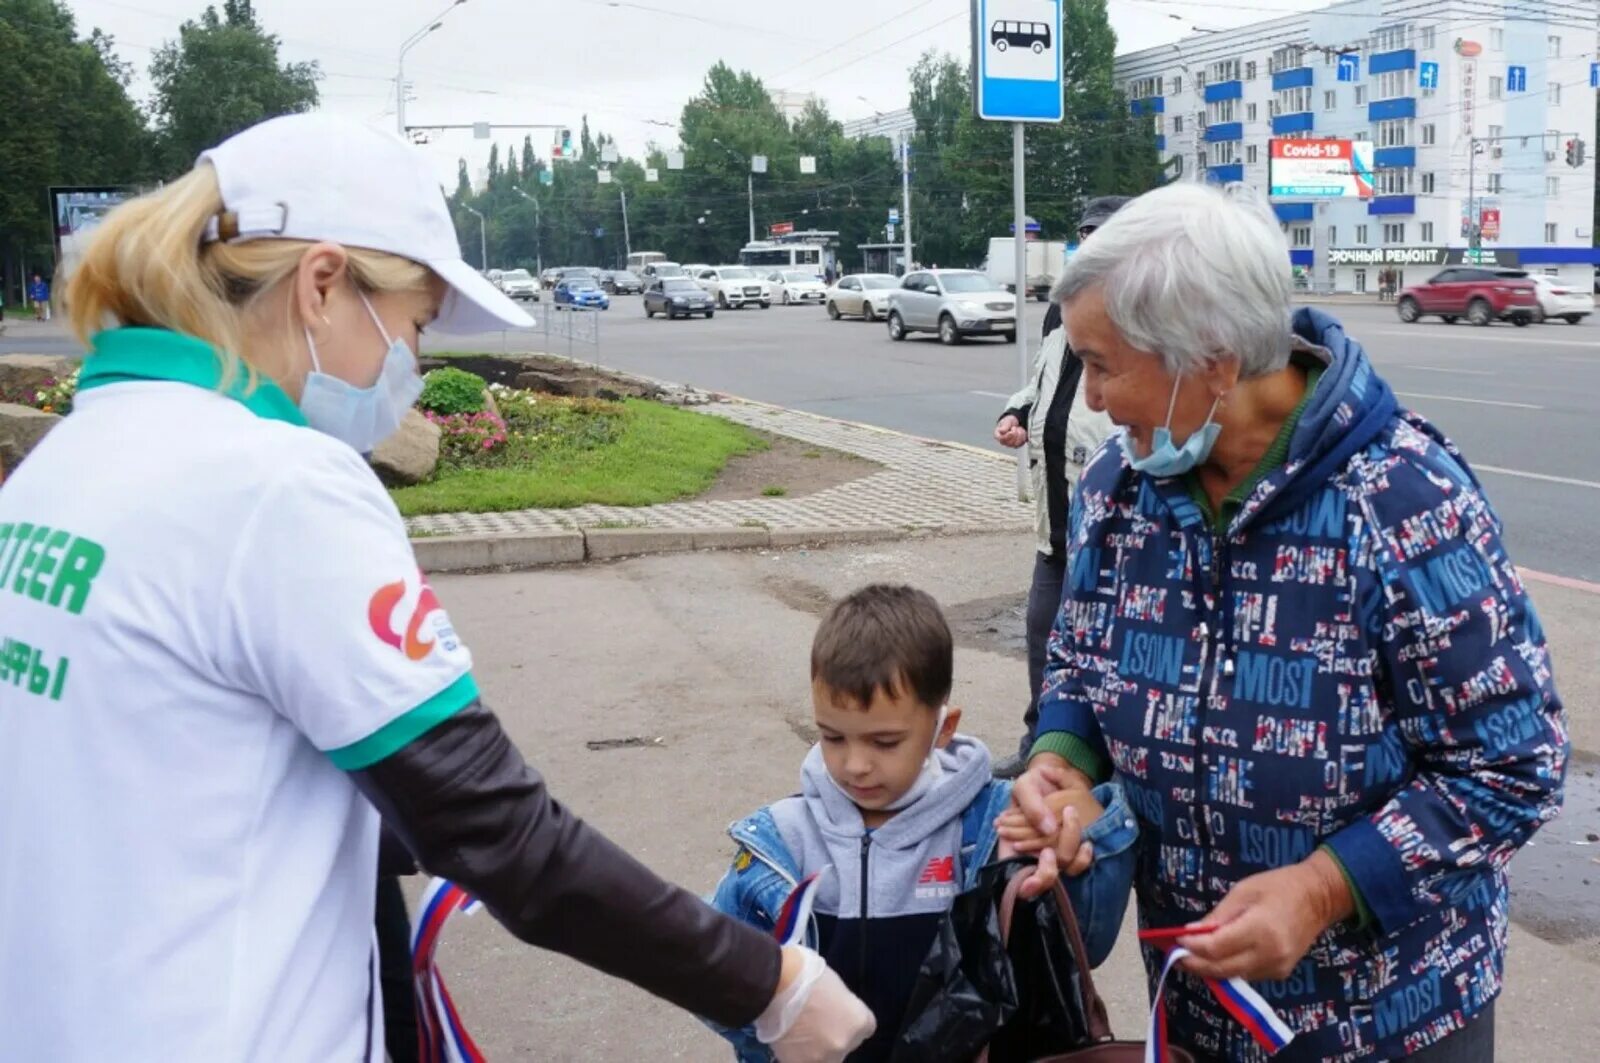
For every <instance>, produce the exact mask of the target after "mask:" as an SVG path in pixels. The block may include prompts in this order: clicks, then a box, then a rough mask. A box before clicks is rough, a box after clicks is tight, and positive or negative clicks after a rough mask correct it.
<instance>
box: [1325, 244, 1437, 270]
mask: <svg viewBox="0 0 1600 1063" xmlns="http://www.w3.org/2000/svg"><path fill="white" fill-rule="evenodd" d="M1445 255H1446V251H1445V249H1444V248H1442V247H1335V248H1332V249H1331V250H1329V251H1328V265H1330V266H1442V265H1444V262H1445Z"/></svg>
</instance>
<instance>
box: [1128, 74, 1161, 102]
mask: <svg viewBox="0 0 1600 1063" xmlns="http://www.w3.org/2000/svg"><path fill="white" fill-rule="evenodd" d="M1159 95H1161V79H1160V78H1140V79H1139V80H1138V81H1135V82H1134V83H1133V84H1132V85H1130V86H1128V98H1129V99H1132V100H1148V99H1149V98H1150V97H1152V96H1159Z"/></svg>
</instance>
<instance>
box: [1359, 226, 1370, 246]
mask: <svg viewBox="0 0 1600 1063" xmlns="http://www.w3.org/2000/svg"><path fill="white" fill-rule="evenodd" d="M1369 242H1370V241H1368V240H1367V227H1366V226H1365V225H1357V226H1356V243H1358V244H1360V245H1361V246H1362V247H1366V246H1367V244H1368V243H1369Z"/></svg>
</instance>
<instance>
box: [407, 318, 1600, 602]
mask: <svg viewBox="0 0 1600 1063" xmlns="http://www.w3.org/2000/svg"><path fill="white" fill-rule="evenodd" d="M1028 309H1029V321H1030V322H1031V323H1032V325H1033V331H1034V332H1035V333H1036V332H1037V328H1038V323H1039V322H1040V321H1041V320H1042V318H1043V309H1044V307H1043V304H1040V303H1032V304H1030V305H1029V308H1028ZM1323 309H1325V310H1327V311H1329V312H1330V313H1332V314H1334V315H1335V316H1337V317H1339V318H1340V319H1341V320H1343V321H1344V322H1345V324H1346V327H1347V328H1348V329H1349V331H1350V333H1351V334H1352V335H1353V336H1355V338H1356V339H1358V340H1359V341H1361V343H1362V344H1363V345H1364V346H1365V347H1366V348H1367V350H1368V351H1369V352H1370V353H1371V355H1372V357H1373V360H1374V362H1375V363H1376V364H1377V366H1378V369H1379V371H1380V372H1381V373H1382V374H1383V375H1384V376H1385V378H1387V379H1388V381H1389V383H1390V385H1391V386H1392V387H1393V388H1394V389H1395V391H1397V392H1398V393H1399V394H1400V397H1401V401H1402V402H1404V403H1405V404H1407V405H1408V406H1410V407H1412V408H1413V409H1416V410H1418V411H1420V412H1421V413H1423V414H1425V415H1426V416H1427V417H1429V418H1430V419H1431V420H1432V421H1433V422H1434V423H1435V424H1437V425H1438V426H1439V427H1440V428H1441V429H1443V430H1444V431H1445V432H1446V433H1448V434H1449V435H1450V437H1451V438H1453V439H1454V440H1455V441H1456V442H1457V443H1458V444H1459V445H1460V446H1461V448H1462V450H1463V451H1464V452H1465V454H1466V455H1467V458H1468V460H1469V461H1470V462H1471V463H1472V465H1473V466H1474V468H1475V469H1476V470H1477V471H1478V473H1479V476H1480V477H1481V478H1482V480H1483V482H1484V484H1485V486H1486V488H1487V490H1488V492H1489V496H1490V498H1491V499H1492V500H1493V502H1494V504H1495V506H1496V508H1497V510H1498V511H1499V513H1500V515H1501V517H1502V519H1503V520H1504V521H1505V523H1506V527H1507V532H1506V534H1507V540H1508V544H1509V547H1510V549H1511V552H1512V556H1513V557H1515V558H1516V559H1517V561H1518V562H1519V563H1520V564H1521V565H1523V566H1525V567H1527V568H1530V569H1534V570H1537V571H1543V572H1549V573H1555V574H1557V575H1561V576H1565V577H1569V578H1576V579H1582V580H1588V581H1592V582H1597V583H1600V535H1596V534H1594V532H1595V529H1597V528H1600V435H1597V433H1596V430H1595V429H1596V425H1597V424H1600V322H1597V319H1596V318H1590V319H1588V320H1586V321H1585V322H1584V323H1583V324H1581V325H1578V326H1576V327H1574V326H1571V325H1567V324H1565V323H1557V324H1549V325H1542V326H1534V327H1529V328H1513V327H1512V326H1510V325H1495V326H1492V327H1490V328H1484V329H1477V328H1470V327H1468V326H1465V325H1445V324H1443V323H1442V322H1438V321H1431V320H1430V321H1426V322H1423V323H1419V324H1415V325H1403V324H1401V323H1400V321H1399V320H1397V318H1396V317H1395V313H1394V310H1393V308H1392V307H1391V306H1390V305H1389V304H1378V303H1376V302H1373V303H1341V304H1329V305H1326V306H1324V307H1323ZM504 342H505V344H506V346H507V347H508V349H511V350H517V349H528V348H529V347H530V343H529V341H528V340H527V339H525V338H523V337H519V336H517V335H515V334H513V335H511V336H509V337H507V338H506V339H505V340H504ZM541 342H542V337H540V338H537V339H536V340H535V341H534V342H533V343H532V344H531V346H532V347H535V348H536V347H538V346H540V344H541ZM501 345H502V337H501V336H500V334H498V333H496V334H493V335H489V336H481V337H470V338H466V339H463V338H460V337H454V338H452V337H435V336H430V337H429V338H428V344H427V346H429V347H431V348H433V349H481V350H499V349H501ZM548 346H549V348H550V350H551V351H552V353H558V354H564V353H565V352H566V344H565V341H564V340H561V341H559V342H557V341H552V342H551V343H550V344H549V345H548ZM574 350H575V352H576V353H577V354H578V356H579V357H586V355H585V354H584V351H585V350H586V348H585V347H584V345H582V344H577V345H575V347H574ZM587 350H588V351H589V352H590V354H589V355H587V356H590V357H595V358H596V359H597V360H598V361H599V362H600V363H601V364H603V365H606V366H610V367H612V368H615V369H622V370H627V371H630V372H635V373H640V374H643V375H645V376H650V377H654V378H657V379H661V380H670V381H675V382H678V383H683V384H692V385H695V386H698V387H703V388H708V389H712V390H716V391H725V392H729V393H732V394H735V395H741V396H744V397H746V398H752V399H760V400H762V401H764V402H771V403H775V404H777V405H780V406H790V407H795V408H797V409H802V410H809V411H812V412H814V413H820V414H825V415H827V416H830V417H842V418H845V419H848V420H853V421H863V422H866V423H868V424H875V425H881V426H883V427H885V428H893V429H896V430H898V431H903V432H911V433H913V434H916V435H922V436H930V437H934V438H939V439H952V440H956V441H959V442H963V443H969V444H973V445H976V446H985V447H992V448H994V449H999V448H998V446H996V444H995V443H994V441H993V440H992V439H991V438H990V431H991V429H992V428H993V425H994V421H995V418H996V416H998V414H999V412H1000V410H1001V408H1002V406H1003V405H1004V403H1005V399H1006V397H1007V396H1008V395H1010V394H1011V393H1012V392H1013V391H1014V390H1016V387H1017V380H1018V375H1019V370H1018V366H1017V349H1016V348H1015V347H1014V346H1011V345H1009V344H1004V343H1002V342H1000V341H999V340H988V339H985V340H978V341H975V342H971V343H967V344H964V345H962V346H960V347H944V346H941V345H940V344H939V342H938V340H937V339H936V338H933V337H915V338H912V339H908V340H907V341H905V342H904V343H894V342H892V341H891V340H890V339H889V338H888V334H887V331H886V330H885V328H884V326H883V325H881V324H877V325H872V324H866V323H864V322H861V321H858V320H848V319H847V320H842V321H837V322H835V321H829V320H828V318H827V315H826V314H824V313H823V312H822V311H821V310H819V309H817V308H814V307H804V308H802V307H792V308H784V307H776V306H775V307H773V308H772V309H770V310H765V311H763V310H742V311H726V312H723V313H719V314H718V315H717V316H716V318H715V319H713V320H711V321H705V320H699V319H696V320H687V321H664V320H662V319H660V318H656V319H654V320H646V319H645V317H644V314H643V312H642V311H641V310H640V308H639V305H638V300H637V299H635V298H632V297H625V298H622V299H619V300H617V302H616V304H615V305H614V306H613V308H612V309H611V310H610V311H609V312H607V313H606V314H604V315H602V317H601V322H600V337H599V345H598V351H597V353H596V348H594V347H588V348H587Z"/></svg>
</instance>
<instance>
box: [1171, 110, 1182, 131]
mask: <svg viewBox="0 0 1600 1063" xmlns="http://www.w3.org/2000/svg"><path fill="white" fill-rule="evenodd" d="M1172 131H1173V132H1174V133H1181V132H1183V115H1181V114H1175V115H1173V116H1172Z"/></svg>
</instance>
